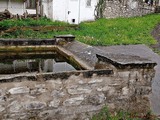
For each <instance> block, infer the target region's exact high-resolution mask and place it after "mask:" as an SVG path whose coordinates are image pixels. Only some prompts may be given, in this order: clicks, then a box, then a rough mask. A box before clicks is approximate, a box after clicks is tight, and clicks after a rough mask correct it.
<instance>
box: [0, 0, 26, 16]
mask: <svg viewBox="0 0 160 120" xmlns="http://www.w3.org/2000/svg"><path fill="white" fill-rule="evenodd" d="M5 9H7V10H9V11H10V12H11V13H12V14H19V15H22V14H23V13H24V12H25V10H26V8H25V3H24V0H0V12H2V11H4V10H5Z"/></svg>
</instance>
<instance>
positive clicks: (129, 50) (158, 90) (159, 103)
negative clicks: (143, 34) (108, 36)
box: [96, 45, 160, 115]
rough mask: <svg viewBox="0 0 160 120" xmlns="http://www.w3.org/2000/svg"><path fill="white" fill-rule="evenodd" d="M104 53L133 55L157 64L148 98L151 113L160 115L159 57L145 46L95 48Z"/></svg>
mask: <svg viewBox="0 0 160 120" xmlns="http://www.w3.org/2000/svg"><path fill="white" fill-rule="evenodd" d="M96 48H98V49H100V50H101V51H103V52H106V53H114V54H124V55H133V56H134V55H135V56H140V57H143V58H147V59H150V60H152V61H153V62H156V63H157V66H156V67H155V70H156V74H155V78H154V80H153V83H152V95H151V96H150V101H151V109H152V111H153V112H154V113H155V114H157V115H160V56H159V55H158V54H156V53H154V52H153V51H152V50H151V49H150V48H149V47H147V46H145V45H119V46H109V47H100V46H99V47H96Z"/></svg>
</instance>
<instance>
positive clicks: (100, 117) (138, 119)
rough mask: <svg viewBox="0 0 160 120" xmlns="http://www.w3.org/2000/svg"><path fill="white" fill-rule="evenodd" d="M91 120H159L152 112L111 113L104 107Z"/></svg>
mask: <svg viewBox="0 0 160 120" xmlns="http://www.w3.org/2000/svg"><path fill="white" fill-rule="evenodd" d="M91 120H159V119H158V117H157V116H155V115H153V114H152V113H151V112H148V113H147V114H144V115H142V114H139V113H129V112H125V111H124V110H122V111H119V112H116V113H112V114H111V113H110V111H109V110H108V108H107V107H104V108H103V109H102V110H101V111H100V112H99V113H98V114H96V115H94V116H93V117H92V118H91Z"/></svg>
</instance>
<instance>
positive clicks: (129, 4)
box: [103, 0, 154, 18]
mask: <svg viewBox="0 0 160 120" xmlns="http://www.w3.org/2000/svg"><path fill="white" fill-rule="evenodd" d="M150 13H154V7H153V6H148V4H146V3H144V2H141V1H139V0H121V1H120V0H106V7H105V10H104V13H103V14H104V17H105V18H116V17H132V16H142V15H146V14H150Z"/></svg>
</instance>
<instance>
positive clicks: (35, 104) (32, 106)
mask: <svg viewBox="0 0 160 120" xmlns="http://www.w3.org/2000/svg"><path fill="white" fill-rule="evenodd" d="M46 106H47V105H46V103H44V102H40V101H31V102H27V103H25V105H24V107H25V109H26V110H39V109H43V108H45V107H46Z"/></svg>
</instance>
